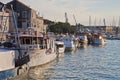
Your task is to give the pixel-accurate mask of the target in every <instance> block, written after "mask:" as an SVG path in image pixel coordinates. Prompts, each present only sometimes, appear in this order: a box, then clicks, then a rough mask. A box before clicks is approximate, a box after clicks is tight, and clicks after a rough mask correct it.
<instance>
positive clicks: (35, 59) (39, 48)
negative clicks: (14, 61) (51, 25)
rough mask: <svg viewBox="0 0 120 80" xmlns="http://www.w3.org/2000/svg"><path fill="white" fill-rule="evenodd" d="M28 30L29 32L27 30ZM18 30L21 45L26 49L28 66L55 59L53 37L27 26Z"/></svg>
mask: <svg viewBox="0 0 120 80" xmlns="http://www.w3.org/2000/svg"><path fill="white" fill-rule="evenodd" d="M29 31H30V32H29ZM25 32H26V33H24V31H23V30H22V31H20V33H19V37H20V43H21V47H22V48H24V49H27V50H28V54H29V55H30V62H29V63H28V64H29V66H30V67H35V66H40V65H43V64H47V63H49V62H51V61H53V60H55V59H56V56H57V55H56V47H55V38H54V37H52V36H51V35H49V34H44V33H40V32H37V31H34V30H33V29H32V28H29V30H28V31H26V30H25Z"/></svg>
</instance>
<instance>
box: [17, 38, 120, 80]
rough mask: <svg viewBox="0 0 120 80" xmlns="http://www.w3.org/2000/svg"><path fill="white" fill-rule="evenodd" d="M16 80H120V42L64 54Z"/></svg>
mask: <svg viewBox="0 0 120 80" xmlns="http://www.w3.org/2000/svg"><path fill="white" fill-rule="evenodd" d="M15 80H120V41H119V40H108V41H107V44H106V45H99V46H98V45H87V46H86V45H85V46H83V47H81V48H79V49H76V50H75V51H72V52H65V53H64V55H62V56H61V57H60V58H58V59H56V60H55V61H53V62H51V63H49V64H47V65H43V66H38V67H35V68H33V69H31V70H30V71H29V73H28V74H27V75H25V76H24V77H23V76H22V77H20V78H17V79H15Z"/></svg>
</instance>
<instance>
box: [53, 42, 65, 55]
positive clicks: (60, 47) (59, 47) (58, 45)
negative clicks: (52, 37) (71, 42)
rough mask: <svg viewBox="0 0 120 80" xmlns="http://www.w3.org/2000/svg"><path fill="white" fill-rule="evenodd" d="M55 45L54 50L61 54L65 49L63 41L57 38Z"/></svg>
mask: <svg viewBox="0 0 120 80" xmlns="http://www.w3.org/2000/svg"><path fill="white" fill-rule="evenodd" d="M55 45H56V51H57V53H58V54H63V53H64V51H65V45H64V42H63V41H60V40H57V41H55Z"/></svg>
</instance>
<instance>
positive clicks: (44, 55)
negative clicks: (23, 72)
mask: <svg viewBox="0 0 120 80" xmlns="http://www.w3.org/2000/svg"><path fill="white" fill-rule="evenodd" d="M29 54H30V62H29V63H28V64H29V66H30V68H32V67H35V66H40V65H44V64H47V63H49V62H51V61H53V60H55V59H56V56H57V55H56V53H55V52H49V51H48V50H46V49H35V50H31V51H30V52H29Z"/></svg>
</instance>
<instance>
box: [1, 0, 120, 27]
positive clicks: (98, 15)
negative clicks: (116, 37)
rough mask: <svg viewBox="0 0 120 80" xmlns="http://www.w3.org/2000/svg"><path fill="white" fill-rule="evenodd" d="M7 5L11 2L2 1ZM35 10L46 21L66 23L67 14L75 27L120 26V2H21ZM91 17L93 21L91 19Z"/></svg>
mask: <svg viewBox="0 0 120 80" xmlns="http://www.w3.org/2000/svg"><path fill="white" fill-rule="evenodd" d="M0 1H1V2H3V3H7V2H9V1H11V0H0ZM19 1H21V2H23V3H25V4H26V5H28V6H30V7H31V8H33V9H35V10H36V11H38V12H39V13H40V16H42V17H43V18H45V19H49V20H52V21H56V22H59V21H61V22H65V12H66V13H67V17H68V22H69V23H70V24H73V25H75V24H76V23H75V20H74V18H73V15H74V16H75V18H76V21H77V23H81V24H83V25H89V22H90V21H91V25H104V23H103V19H105V22H106V25H118V24H119V16H120V0H19ZM89 17H91V19H90V18H89Z"/></svg>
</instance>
